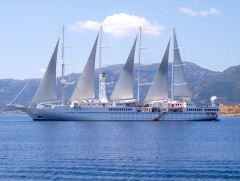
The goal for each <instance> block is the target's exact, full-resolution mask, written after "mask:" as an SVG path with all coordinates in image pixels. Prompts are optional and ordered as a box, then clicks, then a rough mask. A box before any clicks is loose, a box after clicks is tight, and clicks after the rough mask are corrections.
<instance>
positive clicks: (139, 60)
mask: <svg viewBox="0 0 240 181" xmlns="http://www.w3.org/2000/svg"><path fill="white" fill-rule="evenodd" d="M141 34H142V28H141V27H140V28H139V57H138V58H139V59H138V94H137V96H138V97H137V100H138V102H139V101H140V63H141V48H142V47H141V46H142V45H141V44H142V42H141V41H142V35H141Z"/></svg>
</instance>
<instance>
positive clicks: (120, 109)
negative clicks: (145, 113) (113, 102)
mask: <svg viewBox="0 0 240 181" xmlns="http://www.w3.org/2000/svg"><path fill="white" fill-rule="evenodd" d="M109 111H132V108H109Z"/></svg>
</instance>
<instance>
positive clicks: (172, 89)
mask: <svg viewBox="0 0 240 181" xmlns="http://www.w3.org/2000/svg"><path fill="white" fill-rule="evenodd" d="M174 34H175V28H174V27H173V38H172V40H173V60H172V87H171V99H172V101H173V96H174V70H173V66H174Z"/></svg>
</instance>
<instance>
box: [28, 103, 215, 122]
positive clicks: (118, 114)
mask: <svg viewBox="0 0 240 181" xmlns="http://www.w3.org/2000/svg"><path fill="white" fill-rule="evenodd" d="M112 109H115V110H112ZM24 111H25V112H26V113H27V114H28V115H29V116H30V117H31V118H32V119H33V120H45V121H47V120H49V121H50V120H51V121H52V120H56V121H124V120H125V121H149V120H150V121H156V120H160V121H210V120H217V117H218V115H217V114H207V113H206V112H191V113H189V112H150V111H146V112H138V111H137V109H136V108H135V107H130V108H128V107H121V108H117V107H116V108H111V107H77V108H71V107H67V106H63V107H62V106H59V107H55V108H53V109H37V108H25V109H24Z"/></svg>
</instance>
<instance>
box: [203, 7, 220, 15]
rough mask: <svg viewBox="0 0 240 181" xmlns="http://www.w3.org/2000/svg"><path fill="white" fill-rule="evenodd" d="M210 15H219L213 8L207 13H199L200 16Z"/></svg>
mask: <svg viewBox="0 0 240 181" xmlns="http://www.w3.org/2000/svg"><path fill="white" fill-rule="evenodd" d="M211 14H216V15H218V14H220V12H219V11H218V10H217V9H215V8H210V9H209V10H208V11H200V12H199V15H200V16H208V15H211Z"/></svg>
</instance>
